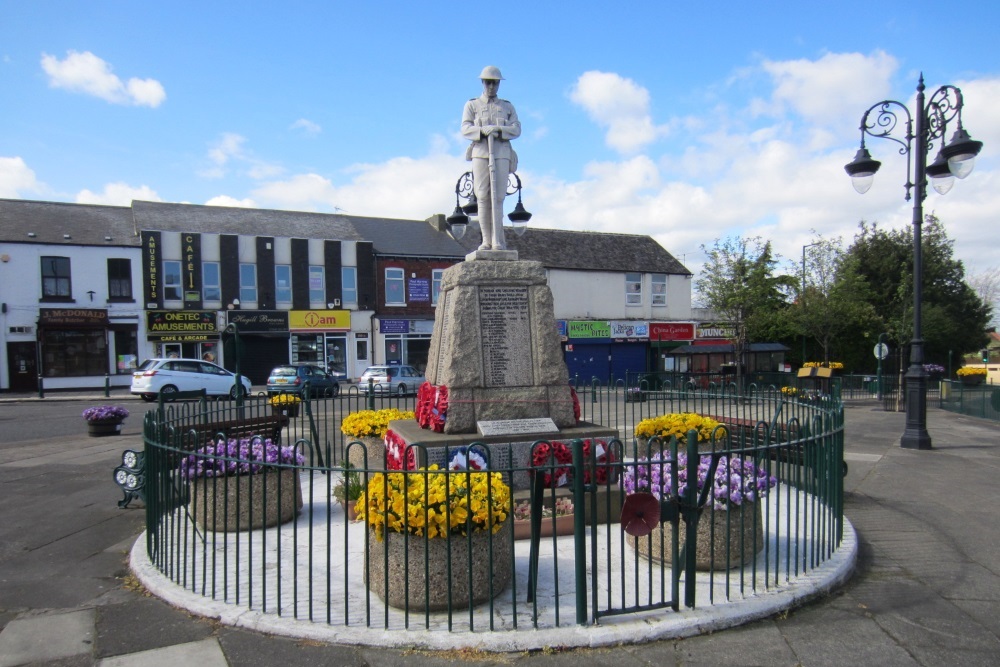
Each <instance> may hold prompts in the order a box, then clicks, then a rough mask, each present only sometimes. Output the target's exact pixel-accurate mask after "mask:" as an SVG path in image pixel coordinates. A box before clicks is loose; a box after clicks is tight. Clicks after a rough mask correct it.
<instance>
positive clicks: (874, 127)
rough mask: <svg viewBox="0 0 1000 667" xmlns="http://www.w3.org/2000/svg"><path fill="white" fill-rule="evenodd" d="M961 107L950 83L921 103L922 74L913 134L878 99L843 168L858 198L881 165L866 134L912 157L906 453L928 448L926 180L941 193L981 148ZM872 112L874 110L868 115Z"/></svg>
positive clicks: (910, 125) (899, 107) (893, 104)
mask: <svg viewBox="0 0 1000 667" xmlns="http://www.w3.org/2000/svg"><path fill="white" fill-rule="evenodd" d="M962 107H963V101H962V91H961V90H960V89H958V88H956V87H955V86H951V85H945V86H941V87H940V88H938V89H937V90H936V91H934V94H933V95H931V97H930V100H929V101H927V102H926V104H925V99H924V76H923V74H921V75H920V82H919V83H918V84H917V114H916V129H915V130H914V118H913V116H912V115H911V114H910V110H909V109H908V108H907V107H906V105H905V104H902V103H901V102H897V101H895V100H883V101H882V102H879V103H878V104H875V105H873V106H871V107H869V109H868V110H867V111H865V115H864V116H862V118H861V128H860V129H861V148H859V149H858V152H857V154H856V155H855V156H854V160H853V161H852V162H850V163H849V164H847V165H846V166H845V167H844V169H845V170H846V171H847V173H848V175H849V176H850V177H851V180H852V181H853V184H854V189H855V190H857V191H858V192H859V193H861V194H864V193H866V192H868V189H869V188H871V186H872V180H873V179H874V177H875V172H877V171H878V168H879V166H880V165H881V163H880V162H879V161H877V160H874V159H872V156H871V154H869V152H868V150H867V149H866V148H865V135H866V134H867V135H869V136H872V137H879V138H884V139H890V140H891V141H895V142H896V143H897V144H899V145H900V146H901V148H900V149H899V153H900V154H901V155H906V156H911V155H912V156H913V162H912V169H911V162H910V160H909V158H907V161H906V185H905V188H906V201H909V200H910V189H911V188H912V189H914V190H916V192H915V193H914V197H913V340H912V341H911V342H910V367H909V369H908V370H907V371H906V429H905V430H904V431H903V436H902V438H900V441H899V444H900V446H901V447H905V448H907V449H930V448H931V436H930V434H929V433H927V373H926V372H925V371H924V341H923V338H922V337H921V336H922V333H921V312H920V310H921V301H922V284H921V283H922V282H923V261H922V258H921V240H920V230H921V225H922V224H923V218H924V206H923V204H924V197H926V196H927V179H928V178H930V179H931V184H932V185H933V186H934V189H935V190H937V191H938V192H939V193H940V194H945V193H946V192H948V191H949V190H950V189H951V186H952V185H953V184H954V181H955V178H965V177H966V176H968V175H969V174H970V173H971V172H972V168H973V166H974V165H975V159H976V155H978V154H979V151H980V150H982V148H983V143H982V142H981V141H973V140H972V139H971V138H970V137H969V134H968V133H967V132H966V131H965V128H963V127H962ZM872 112H875V113H874V116H873V115H872ZM897 114H900V115H899V116H897ZM904 115H905V118H906V134H905V135H904V137H903V139H899V138H897V137H894V136H892V133H893V131H894V130H897V127H898V125H899V124H900V121H901V119H902V116H904ZM953 119H957V121H958V128H957V129H956V130H955V134H954V135H952V138H951V141H950V142H948V144H947V145H945V144H944V135H945V132H946V131H947V127H948V123H949V122H951V121H952V120H953ZM914 139H915V140H916V144H915V145H914ZM937 139H941V140H942V142H941V143H942V146H941V148H940V150H939V151H938V154H937V158H936V159H935V160H934V162H933V163H932V164H930V165H928V164H927V153H928V151H929V150H930V149H932V148H933V147H934V141H936V140H937ZM914 148H915V151H914Z"/></svg>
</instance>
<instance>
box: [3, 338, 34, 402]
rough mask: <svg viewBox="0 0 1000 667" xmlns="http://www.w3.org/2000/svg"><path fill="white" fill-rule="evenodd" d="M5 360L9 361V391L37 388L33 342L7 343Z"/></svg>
mask: <svg viewBox="0 0 1000 667" xmlns="http://www.w3.org/2000/svg"><path fill="white" fill-rule="evenodd" d="M7 360H8V361H9V362H10V377H9V378H7V379H8V381H9V383H10V390H11V391H36V390H37V389H38V358H37V357H36V356H35V343H34V341H29V342H26V343H7Z"/></svg>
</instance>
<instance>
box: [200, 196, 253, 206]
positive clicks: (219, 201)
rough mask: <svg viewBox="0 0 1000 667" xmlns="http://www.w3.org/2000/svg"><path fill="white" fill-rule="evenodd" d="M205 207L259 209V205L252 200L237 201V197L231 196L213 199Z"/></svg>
mask: <svg viewBox="0 0 1000 667" xmlns="http://www.w3.org/2000/svg"><path fill="white" fill-rule="evenodd" d="M205 206H229V207H232V208H257V203H256V202H255V201H254V200H252V199H250V198H243V199H236V198H235V197H230V196H229V195H218V196H217V197H212V198H211V199H209V200H208V201H207V202H205Z"/></svg>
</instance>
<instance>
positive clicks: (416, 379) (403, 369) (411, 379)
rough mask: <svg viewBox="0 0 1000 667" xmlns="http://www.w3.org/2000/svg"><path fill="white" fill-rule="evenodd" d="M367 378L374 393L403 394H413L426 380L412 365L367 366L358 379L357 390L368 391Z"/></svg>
mask: <svg viewBox="0 0 1000 667" xmlns="http://www.w3.org/2000/svg"><path fill="white" fill-rule="evenodd" d="M369 380H370V381H372V382H374V383H375V384H374V386H373V387H372V388H373V389H374V391H375V393H376V394H395V395H396V396H405V395H406V394H415V393H417V389H419V388H420V385H422V384H423V383H424V382H426V381H427V378H425V377H424V376H423V375H421V374H420V373H419V372H417V370H416V369H415V368H414V367H413V366H369V367H368V368H366V369H365V372H364V373H362V374H361V379H360V380H358V390H359V391H360V392H362V393H368V387H369Z"/></svg>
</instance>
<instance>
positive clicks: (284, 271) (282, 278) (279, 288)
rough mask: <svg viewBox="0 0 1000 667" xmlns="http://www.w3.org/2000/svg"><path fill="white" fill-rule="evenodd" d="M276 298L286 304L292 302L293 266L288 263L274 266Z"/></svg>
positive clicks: (278, 301)
mask: <svg viewBox="0 0 1000 667" xmlns="http://www.w3.org/2000/svg"><path fill="white" fill-rule="evenodd" d="M274 300H275V302H276V303H279V304H281V305H284V306H287V305H291V303H292V267H291V266H289V265H288V264H278V265H276V266H275V267H274Z"/></svg>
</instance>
